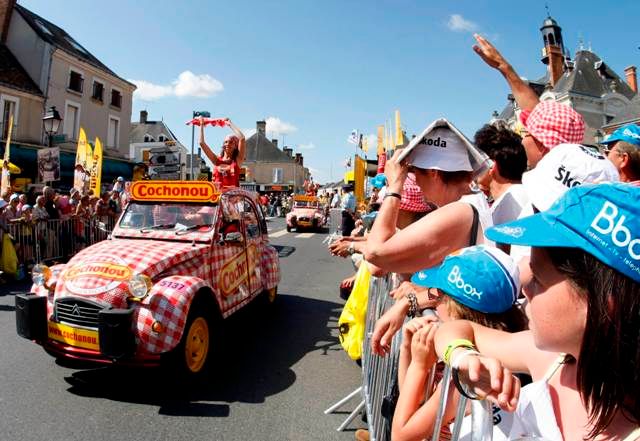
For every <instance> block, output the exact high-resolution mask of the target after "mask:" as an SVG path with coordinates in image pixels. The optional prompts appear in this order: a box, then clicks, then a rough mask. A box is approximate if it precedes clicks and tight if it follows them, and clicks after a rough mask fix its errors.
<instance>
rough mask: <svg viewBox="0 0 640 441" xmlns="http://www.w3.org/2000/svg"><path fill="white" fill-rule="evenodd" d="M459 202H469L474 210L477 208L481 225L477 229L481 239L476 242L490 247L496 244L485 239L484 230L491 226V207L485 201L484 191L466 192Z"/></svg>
mask: <svg viewBox="0 0 640 441" xmlns="http://www.w3.org/2000/svg"><path fill="white" fill-rule="evenodd" d="M460 202H465V203H467V204H471V205H473V206H474V207H476V210H478V219H479V220H480V227H482V228H481V229H479V230H480V233H481V234H482V237H483V241H478V243H479V244H480V243H484V244H486V245H488V246H492V247H494V246H496V244H495V242H493V241H491V240H489V239H487V237H486V236H485V235H484V232H485V231H487V229H489V228H491V227H492V226H493V220H492V217H491V208H490V207H489V204H488V203H487V198H486V197H485V195H484V193H481V192H478V193H472V194H466V195H464V196H462V197H461V198H460Z"/></svg>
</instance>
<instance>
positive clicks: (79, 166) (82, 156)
mask: <svg viewBox="0 0 640 441" xmlns="http://www.w3.org/2000/svg"><path fill="white" fill-rule="evenodd" d="M87 149H88V150H89V151H90V150H91V146H90V145H89V144H88V143H87V134H86V133H85V131H84V129H83V128H82V127H80V133H79V134H78V148H77V150H76V164H75V169H74V172H73V188H75V189H76V190H78V191H79V192H80V193H83V194H84V193H85V192H86V191H87V190H88V184H89V174H88V169H87V168H88V164H87Z"/></svg>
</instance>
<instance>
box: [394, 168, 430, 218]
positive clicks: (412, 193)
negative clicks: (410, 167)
mask: <svg viewBox="0 0 640 441" xmlns="http://www.w3.org/2000/svg"><path fill="white" fill-rule="evenodd" d="M400 209H401V210H405V211H413V212H415V213H424V212H425V211H429V206H428V205H427V203H426V202H425V201H424V197H423V196H422V190H420V187H418V184H416V178H415V176H414V175H413V174H412V173H409V174H408V175H407V179H406V180H405V181H404V186H403V187H402V199H401V200H400Z"/></svg>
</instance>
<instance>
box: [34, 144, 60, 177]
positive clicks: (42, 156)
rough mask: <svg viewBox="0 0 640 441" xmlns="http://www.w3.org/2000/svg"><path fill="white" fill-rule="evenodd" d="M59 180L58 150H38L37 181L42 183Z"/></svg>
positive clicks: (55, 148) (54, 148)
mask: <svg viewBox="0 0 640 441" xmlns="http://www.w3.org/2000/svg"><path fill="white" fill-rule="evenodd" d="M59 180H60V148H58V147H53V148H49V149H40V150H38V181H39V182H42V183H47V182H53V181H59Z"/></svg>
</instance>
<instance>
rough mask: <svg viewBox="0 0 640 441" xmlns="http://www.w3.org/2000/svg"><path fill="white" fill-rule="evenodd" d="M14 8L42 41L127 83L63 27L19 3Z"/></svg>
mask: <svg viewBox="0 0 640 441" xmlns="http://www.w3.org/2000/svg"><path fill="white" fill-rule="evenodd" d="M15 10H16V11H18V12H19V13H20V15H22V17H23V18H24V19H25V20H26V21H27V23H29V26H31V28H33V30H34V31H35V32H36V33H37V34H38V36H39V37H40V38H42V39H43V40H44V41H46V42H48V43H50V44H52V45H53V46H55V47H56V48H58V49H61V50H63V51H65V52H67V53H68V54H70V55H73V56H74V57H76V58H79V59H80V60H82V61H84V62H85V63H88V64H90V65H92V66H94V67H97V68H98V69H100V70H103V71H105V72H107V73H108V74H110V75H113V76H114V77H116V78H119V79H121V80H122V81H125V82H127V83H129V82H128V81H127V80H125V79H124V78H122V77H120V76H118V75H117V74H116V73H115V72H113V71H112V70H111V69H109V68H108V67H107V66H106V65H104V64H103V63H102V62H101V61H100V60H98V59H97V58H96V57H95V56H93V54H91V53H90V52H89V51H88V50H86V49H85V48H84V47H83V46H82V45H81V44H80V43H78V42H77V41H76V40H75V39H74V38H73V37H72V36H71V35H69V34H67V32H66V31H65V30H64V29H62V28H59V27H58V26H56V25H54V24H53V23H51V22H49V21H47V20H45V19H44V18H42V17H40V16H39V15H37V14H34V13H33V12H31V11H29V10H28V9H27V8H25V7H24V6H21V5H19V4H16V6H15ZM129 84H131V83H129ZM132 86H133V84H132Z"/></svg>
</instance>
